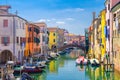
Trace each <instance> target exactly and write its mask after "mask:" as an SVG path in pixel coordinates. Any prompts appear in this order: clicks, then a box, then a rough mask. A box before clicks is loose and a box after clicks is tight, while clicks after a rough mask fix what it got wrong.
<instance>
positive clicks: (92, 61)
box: [90, 58, 100, 67]
mask: <svg viewBox="0 0 120 80" xmlns="http://www.w3.org/2000/svg"><path fill="white" fill-rule="evenodd" d="M90 64H91V66H93V67H94V66H96V67H97V66H100V62H99V60H98V59H95V58H94V59H90Z"/></svg>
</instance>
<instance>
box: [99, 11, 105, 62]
mask: <svg viewBox="0 0 120 80" xmlns="http://www.w3.org/2000/svg"><path fill="white" fill-rule="evenodd" d="M105 15H106V12H105V9H104V10H102V11H101V13H100V16H101V59H102V61H103V58H104V55H105V53H106V38H105V26H106V16H105Z"/></svg>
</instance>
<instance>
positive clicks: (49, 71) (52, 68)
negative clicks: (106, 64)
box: [31, 51, 120, 80]
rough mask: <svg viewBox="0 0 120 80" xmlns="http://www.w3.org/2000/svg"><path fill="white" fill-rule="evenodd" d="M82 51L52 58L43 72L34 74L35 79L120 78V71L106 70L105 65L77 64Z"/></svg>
mask: <svg viewBox="0 0 120 80" xmlns="http://www.w3.org/2000/svg"><path fill="white" fill-rule="evenodd" d="M80 54H81V53H80V51H73V52H71V53H70V54H67V55H64V56H61V57H60V58H59V59H56V60H52V61H51V62H50V63H49V64H48V65H47V67H46V69H44V71H43V72H42V73H41V74H32V75H31V76H32V77H33V78H34V80H120V76H119V75H120V73H118V72H116V71H115V72H105V71H104V70H103V66H100V67H91V66H83V65H81V66H80V65H76V64H75V59H76V58H77V57H78V56H79V55H80Z"/></svg>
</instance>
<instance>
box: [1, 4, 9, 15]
mask: <svg viewBox="0 0 120 80" xmlns="http://www.w3.org/2000/svg"><path fill="white" fill-rule="evenodd" d="M10 8H11V6H8V5H0V10H1V11H4V12H7V13H8V10H9V9H10Z"/></svg>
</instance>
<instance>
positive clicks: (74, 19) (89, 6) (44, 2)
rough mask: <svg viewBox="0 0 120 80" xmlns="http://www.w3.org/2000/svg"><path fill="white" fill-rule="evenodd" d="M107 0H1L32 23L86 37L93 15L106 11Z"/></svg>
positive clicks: (0, 2) (12, 10)
mask: <svg viewBox="0 0 120 80" xmlns="http://www.w3.org/2000/svg"><path fill="white" fill-rule="evenodd" d="M104 2H105V0H0V5H6V4H7V5H10V6H11V9H10V12H11V13H15V12H16V11H17V12H18V15H19V16H20V17H22V18H25V19H26V20H28V21H32V22H46V24H47V26H48V27H59V28H62V29H66V30H68V31H69V33H74V34H77V35H84V30H85V28H88V27H89V26H90V25H91V22H92V13H93V12H96V17H97V16H98V14H99V12H100V11H101V10H102V9H104Z"/></svg>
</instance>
